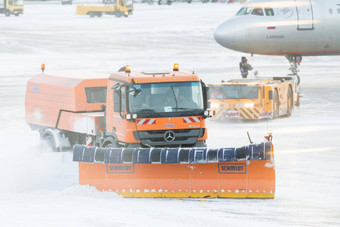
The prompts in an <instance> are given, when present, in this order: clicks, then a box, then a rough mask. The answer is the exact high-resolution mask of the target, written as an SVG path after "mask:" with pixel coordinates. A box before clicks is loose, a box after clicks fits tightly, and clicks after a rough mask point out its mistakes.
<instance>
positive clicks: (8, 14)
mask: <svg viewBox="0 0 340 227" xmlns="http://www.w3.org/2000/svg"><path fill="white" fill-rule="evenodd" d="M5 15H6V17H9V16H11V11H9V10H8V9H6V10H5Z"/></svg>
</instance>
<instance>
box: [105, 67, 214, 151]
mask: <svg viewBox="0 0 340 227" xmlns="http://www.w3.org/2000/svg"><path fill="white" fill-rule="evenodd" d="M108 88H109V89H108V96H107V107H106V135H107V136H111V137H113V139H114V140H112V139H106V141H104V142H103V145H102V146H104V147H108V146H117V145H118V146H119V145H121V146H126V145H128V146H143V147H174V146H176V147H179V146H200V147H204V146H206V143H205V140H206V139H207V132H206V128H205V118H207V117H208V116H209V112H208V111H207V97H206V86H205V84H204V83H203V82H202V81H200V80H199V78H198V76H197V75H194V74H187V73H184V72H179V71H173V72H161V73H154V72H142V73H135V72H131V71H129V70H127V71H125V72H119V73H115V74H111V76H110V78H109V82H108Z"/></svg>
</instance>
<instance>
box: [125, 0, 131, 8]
mask: <svg viewBox="0 0 340 227" xmlns="http://www.w3.org/2000/svg"><path fill="white" fill-rule="evenodd" d="M125 3H126V6H127V7H132V5H133V3H132V0H126V2H125Z"/></svg>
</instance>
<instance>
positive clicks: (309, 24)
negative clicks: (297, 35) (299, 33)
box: [295, 0, 314, 30]
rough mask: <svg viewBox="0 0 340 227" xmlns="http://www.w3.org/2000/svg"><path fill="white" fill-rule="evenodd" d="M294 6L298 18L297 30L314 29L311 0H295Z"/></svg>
mask: <svg viewBox="0 0 340 227" xmlns="http://www.w3.org/2000/svg"><path fill="white" fill-rule="evenodd" d="M295 6H296V11H297V18H298V30H311V29H314V24H313V7H312V2H311V0H295Z"/></svg>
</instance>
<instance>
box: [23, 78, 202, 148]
mask: <svg viewBox="0 0 340 227" xmlns="http://www.w3.org/2000/svg"><path fill="white" fill-rule="evenodd" d="M168 84H170V85H171V88H173V87H175V86H177V85H179V86H184V85H185V86H189V89H192V90H193V91H192V94H190V95H191V96H192V98H193V99H195V98H196V101H197V102H200V105H199V106H200V107H199V110H198V109H197V111H196V112H195V113H194V112H193V111H191V110H185V108H182V109H183V110H178V111H177V110H176V112H175V110H174V107H171V106H169V107H167V108H168V109H166V111H165V110H164V109H161V110H160V113H158V112H157V113H153V114H148V113H147V112H145V113H144V112H143V113H140V114H139V113H137V114H135V112H136V111H140V110H139V109H134V110H133V109H129V101H130V103H132V101H135V104H136V105H138V104H143V100H141V98H142V97H144V93H146V91H144V88H143V86H146V87H148V91H151V93H152V92H153V93H155V92H158V93H160V92H163V91H164V90H165V89H169V86H167V85H168ZM191 84H193V86H192V87H190V86H191ZM114 86H116V87H118V89H116V90H115V89H113V87H114ZM134 86H140V91H141V94H139V95H136V96H134V95H131V94H132V93H133V90H132V89H136V88H135V87H134ZM158 86H161V87H160V89H159V88H158ZM185 88H187V87H185ZM117 90H118V92H117ZM196 90H197V92H198V93H197V96H199V97H198V98H197V97H194V96H196V93H195V92H196ZM170 92H171V90H170ZM205 92H206V91H205V90H204V83H203V82H201V81H200V80H199V78H198V76H197V75H193V74H187V73H184V72H178V71H174V72H171V73H169V72H168V73H158V74H157V73H152V74H148V73H135V72H133V73H131V72H129V73H127V72H118V73H114V74H112V75H110V76H109V75H89V74H81V75H67V76H66V75H48V74H44V73H42V74H39V75H37V76H35V77H33V78H32V79H31V80H29V81H28V83H27V91H26V122H27V123H28V124H29V125H30V126H31V128H32V129H34V130H38V131H39V132H40V134H41V137H42V139H44V138H45V139H46V138H47V139H49V140H51V141H50V142H49V143H50V144H52V145H54V146H57V149H56V150H57V151H58V150H62V148H63V146H64V147H72V146H73V145H75V144H86V141H87V140H88V139H89V138H90V141H92V142H91V144H92V145H95V146H98V147H107V146H110V147H131V146H132V147H143V146H144V147H150V146H152V147H166V146H169V147H171V146H177V147H179V146H206V145H205V141H206V139H207V130H206V128H205V118H206V117H208V116H207V115H206V113H207V111H205V110H206V108H207V100H206V95H205ZM158 93H155V94H151V95H152V96H153V98H155V99H158V98H159V97H161V96H162V95H164V96H166V95H167V96H169V95H170V96H172V92H171V93H167V94H166V93H164V94H161V93H160V94H158ZM117 94H118V95H117ZM116 96H119V97H118V98H117V97H116ZM163 98H164V97H163ZM114 99H116V100H114ZM134 99H136V100H134ZM159 99H160V98H159ZM157 101H158V103H157V105H158V106H160V105H161V103H162V102H164V100H157ZM176 102H177V100H176ZM176 105H180V100H178V103H176ZM131 108H132V107H131ZM153 108H155V109H156V107H153ZM157 108H158V107H157ZM164 108H165V107H164ZM117 109H119V110H117ZM142 111H143V110H142ZM166 132H168V133H170V134H171V135H173V136H174V137H175V138H174V140H172V141H166V140H165V139H164V136H165V133H166ZM46 134H47V135H46ZM58 140H60V141H58Z"/></svg>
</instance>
